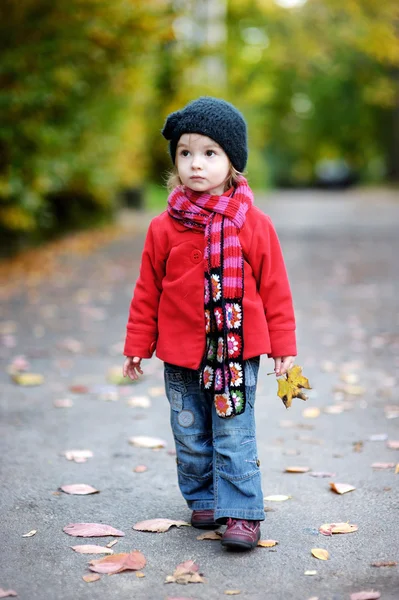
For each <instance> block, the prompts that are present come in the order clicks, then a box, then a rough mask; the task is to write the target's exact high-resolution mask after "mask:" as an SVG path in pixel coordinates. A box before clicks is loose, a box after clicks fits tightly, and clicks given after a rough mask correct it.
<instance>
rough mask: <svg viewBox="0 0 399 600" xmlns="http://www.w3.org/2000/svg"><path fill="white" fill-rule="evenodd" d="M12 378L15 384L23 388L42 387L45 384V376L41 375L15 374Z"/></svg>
mask: <svg viewBox="0 0 399 600" xmlns="http://www.w3.org/2000/svg"><path fill="white" fill-rule="evenodd" d="M11 377H12V379H13V381H15V383H17V384H18V385H23V386H29V385H42V383H43V382H44V377H43V375H40V374H39V373H13V374H12V375H11Z"/></svg>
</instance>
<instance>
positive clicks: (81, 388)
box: [69, 383, 90, 394]
mask: <svg viewBox="0 0 399 600" xmlns="http://www.w3.org/2000/svg"><path fill="white" fill-rule="evenodd" d="M69 391H70V392H72V393H73V394H88V393H89V391H90V390H89V388H88V387H87V385H82V384H79V383H78V384H76V385H70V386H69Z"/></svg>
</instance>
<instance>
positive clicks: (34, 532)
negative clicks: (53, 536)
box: [22, 529, 37, 537]
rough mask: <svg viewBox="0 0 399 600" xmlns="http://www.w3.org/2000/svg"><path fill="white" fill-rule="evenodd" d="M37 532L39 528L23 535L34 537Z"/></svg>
mask: <svg viewBox="0 0 399 600" xmlns="http://www.w3.org/2000/svg"><path fill="white" fill-rule="evenodd" d="M36 533H37V529H32V531H29V533H24V534H23V536H22V537H32V536H34V535H35V534H36Z"/></svg>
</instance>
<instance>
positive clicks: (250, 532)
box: [221, 518, 260, 550]
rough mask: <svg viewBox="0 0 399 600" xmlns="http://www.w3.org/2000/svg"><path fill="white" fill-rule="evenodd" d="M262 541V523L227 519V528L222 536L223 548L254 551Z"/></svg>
mask: <svg viewBox="0 0 399 600" xmlns="http://www.w3.org/2000/svg"><path fill="white" fill-rule="evenodd" d="M259 539H260V521H244V520H243V519H231V518H229V519H227V528H226V531H225V532H224V534H223V536H222V542H221V543H222V546H223V547H224V548H230V549H232V550H252V548H255V547H256V546H257V545H258V541H259Z"/></svg>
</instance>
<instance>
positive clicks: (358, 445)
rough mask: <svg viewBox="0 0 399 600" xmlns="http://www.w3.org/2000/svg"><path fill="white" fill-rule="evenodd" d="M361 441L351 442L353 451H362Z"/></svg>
mask: <svg viewBox="0 0 399 600" xmlns="http://www.w3.org/2000/svg"><path fill="white" fill-rule="evenodd" d="M362 451H363V442H361V441H360V442H353V452H362Z"/></svg>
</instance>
